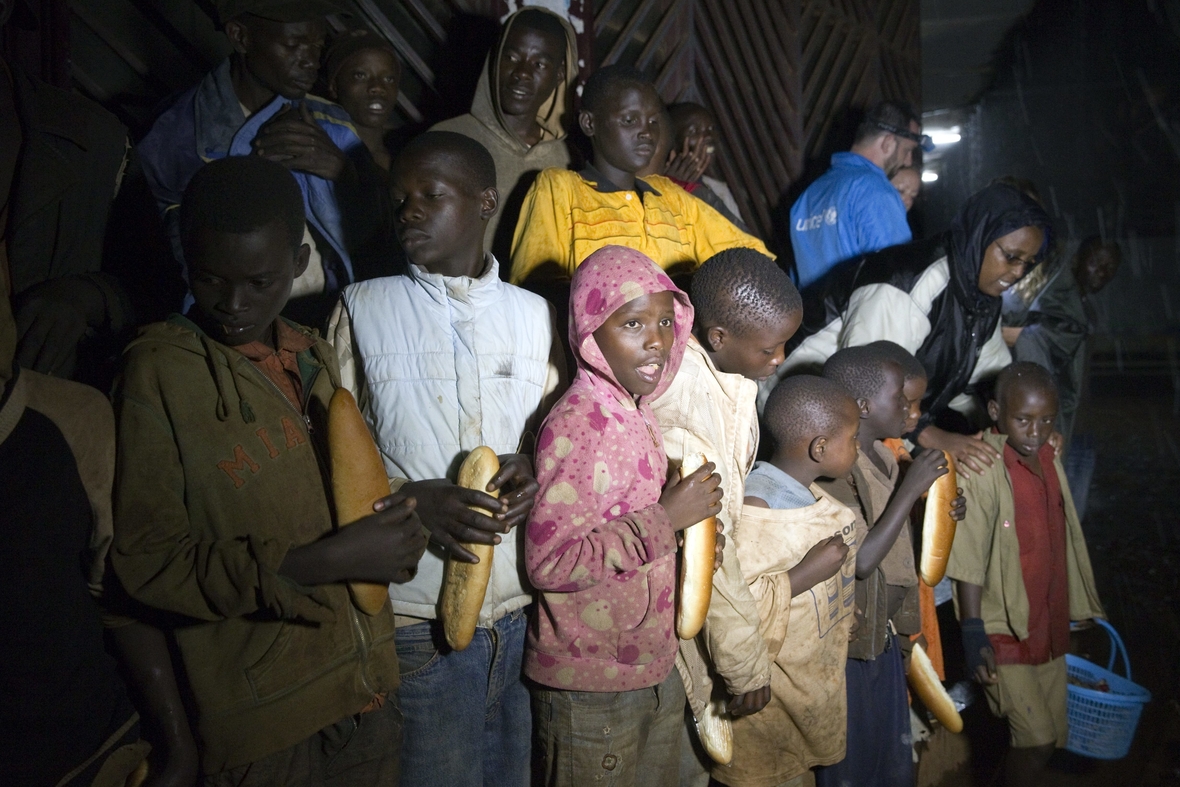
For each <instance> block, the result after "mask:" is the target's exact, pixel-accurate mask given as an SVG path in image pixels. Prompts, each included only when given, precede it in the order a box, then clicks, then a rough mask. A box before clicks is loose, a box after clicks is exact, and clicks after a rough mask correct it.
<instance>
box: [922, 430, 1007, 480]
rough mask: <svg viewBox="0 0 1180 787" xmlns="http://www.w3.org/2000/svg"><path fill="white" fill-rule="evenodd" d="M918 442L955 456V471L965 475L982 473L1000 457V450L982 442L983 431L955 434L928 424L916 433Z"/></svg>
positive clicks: (925, 446)
mask: <svg viewBox="0 0 1180 787" xmlns="http://www.w3.org/2000/svg"><path fill="white" fill-rule="evenodd" d="M918 444H919V445H921V446H922V447H923V448H937V449H939V450H942V451H946V452H947V453H948V454H950V455H951V456H953V457H954V458H955V470H956V472H958V473H959V475H962V476H966V477H970V476H971V473H972V472H974V473H978V474H980V475H982V474H983V473H984V472H986V471H987V469H988V468H989V467H991V466H992V465H993V464H994V463H995V461H996V460H997V459H999V458H1000V452H999V451H997V450H996V449H994V448H992V447H991V446H990V445H988V444H987V443H986V442H984V439H983V432H977V433H976V434H973V435H965V434H955V433H954V432H947V431H945V430H943V429H939V428H938V427H937V426H928V427H926V428H925V429H923V430H922V432H921V433H920V434H919V435H918Z"/></svg>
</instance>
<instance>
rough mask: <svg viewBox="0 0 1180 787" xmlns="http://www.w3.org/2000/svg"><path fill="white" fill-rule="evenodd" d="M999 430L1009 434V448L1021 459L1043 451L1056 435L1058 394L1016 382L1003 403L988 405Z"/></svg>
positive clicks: (1006, 394)
mask: <svg viewBox="0 0 1180 787" xmlns="http://www.w3.org/2000/svg"><path fill="white" fill-rule="evenodd" d="M987 411H988V414H989V415H990V416H991V417H992V419H993V420H994V421H995V422H996V428H997V429H999V430H1000V432H1002V433H1003V434H1006V435H1008V445H1010V446H1012V450H1014V451H1015V452H1016V453H1018V454H1020V455H1021V456H1026V457H1027V456H1032V455H1033V454H1035V453H1036V452H1037V451H1040V450H1041V446H1043V445H1044V444H1045V443H1046V442H1047V441H1048V440H1049V435H1051V434H1053V422H1054V421H1055V420H1057V394H1056V393H1054V392H1053V391H1051V390H1046V389H1044V388H1041V387H1038V386H1033V385H1025V384H1021V383H1019V382H1013V383H1011V384H1009V385H1008V387H1007V390H1006V391H1005V392H1004V397H1003V399H1002V400H1001V401H996V400H995V399H993V400H992V401H990V402H988V405H987Z"/></svg>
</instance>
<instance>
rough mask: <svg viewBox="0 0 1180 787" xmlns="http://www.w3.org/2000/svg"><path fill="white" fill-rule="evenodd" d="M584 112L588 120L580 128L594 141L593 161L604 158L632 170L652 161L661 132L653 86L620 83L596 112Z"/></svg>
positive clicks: (622, 170)
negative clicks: (619, 86) (630, 85)
mask: <svg viewBox="0 0 1180 787" xmlns="http://www.w3.org/2000/svg"><path fill="white" fill-rule="evenodd" d="M584 114H585V115H587V116H589V118H590V121H589V123H588V124H587V123H586V122H583V125H582V129H583V131H586V133H587V135H588V136H589V137H590V140H591V142H593V143H594V160H595V163H596V164H601V162H605V163H606V164H607V165H609V166H611V167H614V168H615V169H617V170H619V171H621V172H630V173H631V174H635V173H636V172H640V171H642V170H643V169H644V168H645V167H646V166H647V165H648V164H649V163H651V157H652V156H653V155H655V152H656V143H657V140H658V138H659V134H660V131H659V125H660V115H661V107H660V99H659V96H657V95H656V91H655V88H652V87H650V86H647V85H645V86H643V87H622V88H620V89H618V90H616V91H614V93H613V94H612V95H611V96H609V97H608V99H607V100H606V101H605V102H604V106H603V108H602V109H601V110H599V112H598V113H597V114H592V113H584ZM599 115H601V117H599ZM600 159H601V162H600V161H599V160H600Z"/></svg>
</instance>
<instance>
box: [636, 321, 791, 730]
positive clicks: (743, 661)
mask: <svg viewBox="0 0 1180 787" xmlns="http://www.w3.org/2000/svg"><path fill="white" fill-rule="evenodd" d="M757 396H758V385H757V383H755V382H754V381H752V380H747V379H746V378H744V377H742V376H741V375H738V374H726V373H724V372H720V371H718V370H717V367H715V366H714V365H713V362H712V361H711V360H709V356H708V355H707V354H706V353H705V350H704V348H703V347H701V345H700V343H698V342H697V340H696V338H694V337H689V340H688V348H687V349H686V350H685V353H684V361H683V362H682V363H681V366H680V370H679V371H678V372H677V373H676V378H675V379H674V380H673V381H672V385H671V386H670V387H669V388H668V390H667V391H665V392H664V393H663V394H662V395H661V396H660V397H659V398H658V399H656V400H655V401H654V402H652V403H651V408H652V411H653V412H655V414H656V419H657V420H658V421H659V423H660V431H661V432H662V433H663V435H664V450H665V451H667V453H668V464H669V466H670V469H671V470H676V469H678V468H679V467H680V463H681V461H682V460H683V459H684V457H685V456H688V455H690V454H700V453H703V454H704V455H705V456H706V457H707V458H708V459H709V461H711V462H714V463H715V464H716V465H717V473H718V474H719V475H720V476H721V487H722V489H724V490H725V497H724V499H723V500H722V509H721V513H720V514H719V515H718V519H720V520H721V524H722V527H723V528H724V531H723V532H724V533H725V538H726V543H725V548H724V551H723V554H724V562H723V563H722V566H721V568H720V569H718V571H717V573H716V574H714V575H713V598H712V600H711V601H710V603H709V613H708V615H707V616H706V618H705V625H704V628H703V629H702V630H701V633H700V634H699V635H697V637H696V639H694V640H689V641H682V642H681V643H680V653H679V654H678V655H677V657H676V668H677V670H678V671H679V672H680V676H681V678H683V679H684V687H685V692H686V693H687V694H688V698H689V704H690V705H691V706H692V709H693V715H694V716H695V717H696V718H697V719H699V718H700V716H701V713H702V712H703V710H704V707H705V705H706V704H707V703H708V702H709V698H710V695H711V694H712V692H713V684H714V682H715V681H716V680H717V679H718V678H720V682H721V686H720V688H721V689H723V690H724V691H725V692H726V693H728V694H730V695H734V696H736V695H738V694H745V693H746V692H748V691H753V690H755V689H759V688H762V687H763V686H765V685H766V684H767V683H769V682H770V657H769V656H768V655H767V652H766V645H765V643H763V641H762V637H761V635H760V634H759V633H758V628H759V625H758V608H757V606H756V605H755V602H754V597H753V596H752V595H750V589H749V586H748V585H747V584H746V580H745V578H744V577H743V575H742V567H741V563H740V560H739V558H738V555H737V549H736V547H735V545H734V543H735V531H736V528H737V526H738V520H739V519H740V517H741V510H742V498H743V497H745V486H746V474H747V473H749V472H750V470H751V468H753V466H754V456H755V454H757V452H758V418H757V411H756V410H755V409H754V400H755V398H757Z"/></svg>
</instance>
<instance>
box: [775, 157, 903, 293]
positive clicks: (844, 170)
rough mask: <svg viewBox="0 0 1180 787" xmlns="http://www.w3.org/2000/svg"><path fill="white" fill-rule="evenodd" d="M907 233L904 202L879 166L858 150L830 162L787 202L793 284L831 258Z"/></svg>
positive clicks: (823, 269) (815, 274)
mask: <svg viewBox="0 0 1180 787" xmlns="http://www.w3.org/2000/svg"><path fill="white" fill-rule="evenodd" d="M912 239H913V235H912V233H911V232H910V225H909V224H908V223H906V218H905V205H904V204H902V201H901V196H899V195H898V193H897V189H895V188H893V184H892V183H890V182H889V177H888V176H887V175H886V174H885V170H883V169H881V168H880V167H878V166H877V165H876V164H874V163H873V162H871V161H869V160H868V159H867V158H865V157H864V156H861V155H860V154H858V153H852V152H844V153H836V154H834V155H833V156H832V167H831V169H829V170H828V171H827V172H825V173H824V174H823V175H821V176H820V178H819V179H818V180H816V181H815V182H814V183H812V184H811V185H810V186H808V187H807V190H806V191H804V192H803V194H801V195H800V196H799V199H798V200H796V201H795V204H794V205H792V206H791V247H792V248H793V249H794V250H795V271H796V276H795V280H796V283H797V284H798V285H799V289H801V290H802V289H803V288H804V287H806V286H807V285H809V284H811V283H812V282H814V281H816V280H817V279H819V278H820V277H821V276H823V275H824V274H825V273H827V272H828V271H829V270H831V269H832V268H833V267H834V266H835V265H836V264H837V263H839V262H843V261H844V260H848V259H852V258H853V257H858V256H860V255H861V254H868V253H869V252H873V251H878V250H879V249H883V248H885V247H886V246H896V245H897V244H899V243H909V242H910V240H912Z"/></svg>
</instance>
